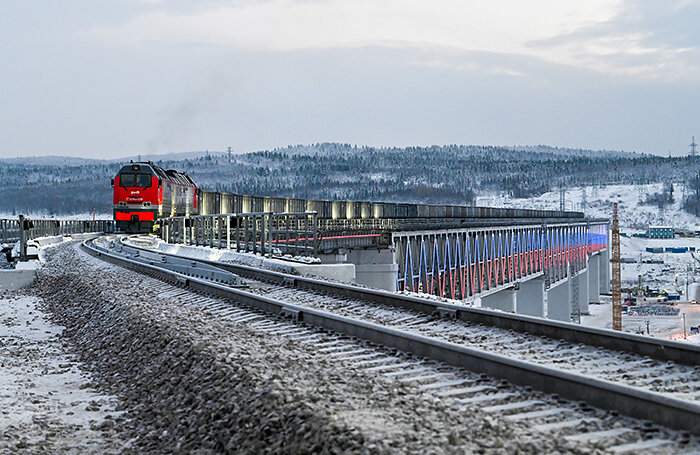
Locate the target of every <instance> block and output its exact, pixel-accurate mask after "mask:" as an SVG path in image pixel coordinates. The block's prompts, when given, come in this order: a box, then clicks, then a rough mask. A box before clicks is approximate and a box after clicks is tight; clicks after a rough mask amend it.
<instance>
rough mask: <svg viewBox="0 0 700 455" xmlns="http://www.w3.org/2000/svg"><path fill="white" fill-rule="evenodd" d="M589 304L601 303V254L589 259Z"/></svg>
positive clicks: (594, 254)
mask: <svg viewBox="0 0 700 455" xmlns="http://www.w3.org/2000/svg"><path fill="white" fill-rule="evenodd" d="M588 302H589V303H600V254H598V253H593V255H591V257H589V258H588Z"/></svg>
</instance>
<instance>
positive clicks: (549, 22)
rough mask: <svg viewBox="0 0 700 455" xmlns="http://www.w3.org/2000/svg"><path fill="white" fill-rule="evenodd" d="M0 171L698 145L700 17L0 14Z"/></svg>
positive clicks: (397, 11) (276, 9)
mask: <svg viewBox="0 0 700 455" xmlns="http://www.w3.org/2000/svg"><path fill="white" fill-rule="evenodd" d="M0 39H1V40H2V46H0V66H1V68H2V69H1V70H0V156H5V157H7V156H28V155H70V156H81V157H101V158H114V157H119V156H133V155H135V154H139V153H166V152H184V151H192V150H204V149H209V150H225V149H226V147H227V146H229V145H230V146H232V147H233V149H234V151H237V152H242V151H252V150H260V149H269V148H274V147H282V146H286V145H289V144H307V143H315V142H324V141H333V142H349V143H353V144H358V145H365V144H366V145H378V146H382V145H386V146H391V145H396V146H405V145H431V144H452V143H458V144H492V145H525V144H547V145H553V146H563V147H582V148H592V149H616V150H626V151H638V152H647V153H656V154H661V155H667V154H668V153H669V151H671V153H672V154H674V155H681V154H687V153H688V147H687V145H688V144H689V143H690V139H691V135H693V134H696V135H698V139H699V140H700V116H698V115H697V113H698V111H699V110H700V52H699V48H700V1H693V0H663V1H662V0H646V1H645V0H586V1H564V0H528V1H522V0H488V1H486V0H483V1H482V0H478V1H477V0H260V1H247V0H237V1H224V0H199V1H196V2H193V1H188V0H172V1H170V0H122V1H111V2H104V1H94V0H85V1H71V0H63V1H53V0H46V1H38V0H36V1H31V0H28V1H19V0H18V1H14V0H8V1H3V2H0Z"/></svg>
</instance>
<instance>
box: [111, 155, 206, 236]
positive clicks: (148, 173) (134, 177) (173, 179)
mask: <svg viewBox="0 0 700 455" xmlns="http://www.w3.org/2000/svg"><path fill="white" fill-rule="evenodd" d="M112 187H113V188H114V200H113V204H114V205H113V209H114V219H115V221H116V222H117V229H119V230H123V231H124V232H128V233H139V232H150V231H151V230H152V229H153V225H154V224H155V222H156V220H157V219H158V218H163V217H170V216H183V215H188V216H189V215H198V214H199V204H198V197H199V193H198V192H197V185H195V183H194V181H192V179H191V178H190V177H189V176H188V175H186V174H182V173H180V172H177V171H173V170H167V171H166V170H164V169H163V168H161V167H159V166H156V165H155V164H153V163H151V162H150V161H149V162H139V163H134V162H131V163H129V164H127V165H125V166H123V167H122V168H121V169H120V170H119V172H118V173H117V175H116V176H115V177H114V178H113V179H112Z"/></svg>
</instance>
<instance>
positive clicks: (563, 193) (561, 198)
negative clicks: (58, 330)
mask: <svg viewBox="0 0 700 455" xmlns="http://www.w3.org/2000/svg"><path fill="white" fill-rule="evenodd" d="M559 210H560V211H562V212H563V211H565V210H566V189H564V187H561V188H560V189H559Z"/></svg>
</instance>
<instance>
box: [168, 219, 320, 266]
mask: <svg viewBox="0 0 700 455" xmlns="http://www.w3.org/2000/svg"><path fill="white" fill-rule="evenodd" d="M160 236H161V239H162V240H164V241H166V242H168V243H182V244H185V245H204V246H209V247H212V248H226V249H229V250H233V251H243V252H252V253H259V254H263V255H268V256H270V257H271V256H272V255H273V254H283V255H284V254H291V255H299V256H308V255H316V254H317V253H318V245H319V235H318V214H317V213H316V212H296V213H272V212H253V213H232V214H224V215H204V216H189V217H187V216H184V217H173V218H165V219H162V220H160Z"/></svg>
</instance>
